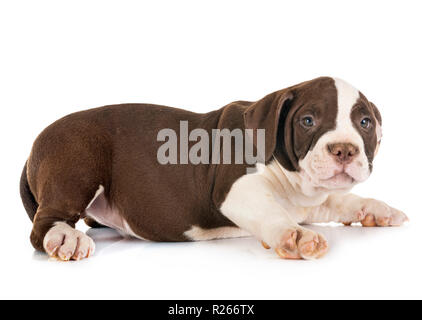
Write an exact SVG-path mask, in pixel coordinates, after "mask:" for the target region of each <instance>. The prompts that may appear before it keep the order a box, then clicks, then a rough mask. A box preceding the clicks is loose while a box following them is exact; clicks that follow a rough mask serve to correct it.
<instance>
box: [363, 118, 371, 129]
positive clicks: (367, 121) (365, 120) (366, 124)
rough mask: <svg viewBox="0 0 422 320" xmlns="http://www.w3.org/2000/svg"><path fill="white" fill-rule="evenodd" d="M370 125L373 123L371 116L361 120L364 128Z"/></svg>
mask: <svg viewBox="0 0 422 320" xmlns="http://www.w3.org/2000/svg"><path fill="white" fill-rule="evenodd" d="M370 125H371V119H369V118H363V119H362V121H361V122H360V126H361V127H362V128H364V129H367V128H369V126H370Z"/></svg>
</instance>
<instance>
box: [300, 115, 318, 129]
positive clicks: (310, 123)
mask: <svg viewBox="0 0 422 320" xmlns="http://www.w3.org/2000/svg"><path fill="white" fill-rule="evenodd" d="M302 124H303V125H304V126H305V127H313V126H314V125H315V122H314V118H312V117H309V116H307V117H304V118H303V119H302Z"/></svg>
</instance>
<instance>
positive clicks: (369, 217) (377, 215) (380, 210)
mask: <svg viewBox="0 0 422 320" xmlns="http://www.w3.org/2000/svg"><path fill="white" fill-rule="evenodd" d="M362 213H363V216H364V218H363V219H362V220H361V224H362V226H364V227H376V226H378V227H390V226H401V225H402V224H403V223H404V222H405V221H409V219H408V218H407V216H406V215H405V214H404V213H403V212H401V211H400V210H397V209H394V208H392V207H390V206H388V205H387V204H385V203H384V202H382V201H378V200H374V199H368V200H367V201H366V202H365V204H364V206H363V208H362Z"/></svg>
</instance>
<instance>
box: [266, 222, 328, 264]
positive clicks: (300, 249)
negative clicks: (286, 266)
mask: <svg viewBox="0 0 422 320" xmlns="http://www.w3.org/2000/svg"><path fill="white" fill-rule="evenodd" d="M271 242H273V247H274V250H275V252H276V253H277V254H278V255H279V256H280V257H281V258H283V259H318V258H321V257H322V256H323V255H325V254H326V253H327V251H328V244H327V240H325V238H324V236H322V235H320V234H318V233H316V232H313V231H311V230H308V229H304V228H289V229H287V230H285V231H283V232H282V234H281V236H279V239H278V240H277V241H275V242H274V241H271ZM262 245H263V246H264V248H266V249H269V248H270V245H268V244H267V242H264V241H263V242H262Z"/></svg>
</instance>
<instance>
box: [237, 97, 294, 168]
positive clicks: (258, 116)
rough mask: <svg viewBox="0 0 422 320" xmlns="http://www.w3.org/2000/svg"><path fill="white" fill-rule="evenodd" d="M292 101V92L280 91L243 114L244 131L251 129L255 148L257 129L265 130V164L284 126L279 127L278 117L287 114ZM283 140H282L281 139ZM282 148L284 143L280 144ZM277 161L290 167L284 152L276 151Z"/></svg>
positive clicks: (273, 150)
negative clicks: (280, 129)
mask: <svg viewBox="0 0 422 320" xmlns="http://www.w3.org/2000/svg"><path fill="white" fill-rule="evenodd" d="M292 100H293V94H292V92H290V91H288V90H282V91H277V92H273V93H271V94H269V95H267V96H265V97H264V98H263V99H261V100H259V101H257V102H255V103H253V104H252V105H250V106H249V107H248V108H247V109H246V111H245V112H244V114H243V117H244V121H245V128H246V129H253V144H254V145H255V147H257V129H264V130H265V154H264V159H263V160H265V162H268V161H269V160H270V159H271V157H272V156H273V154H274V152H275V151H276V145H277V132H278V130H279V127H280V128H284V125H283V124H281V126H280V125H279V122H280V117H281V116H282V115H283V114H287V112H288V110H287V109H290V108H289V105H290V104H291V102H292ZM284 118H285V117H284ZM283 140H284V139H283ZM282 145H283V146H284V145H285V143H284V141H283V142H282ZM277 160H278V161H279V162H280V163H281V164H282V165H283V166H284V167H285V168H287V169H289V167H291V164H290V160H289V155H288V154H287V152H286V150H284V151H283V150H277Z"/></svg>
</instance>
